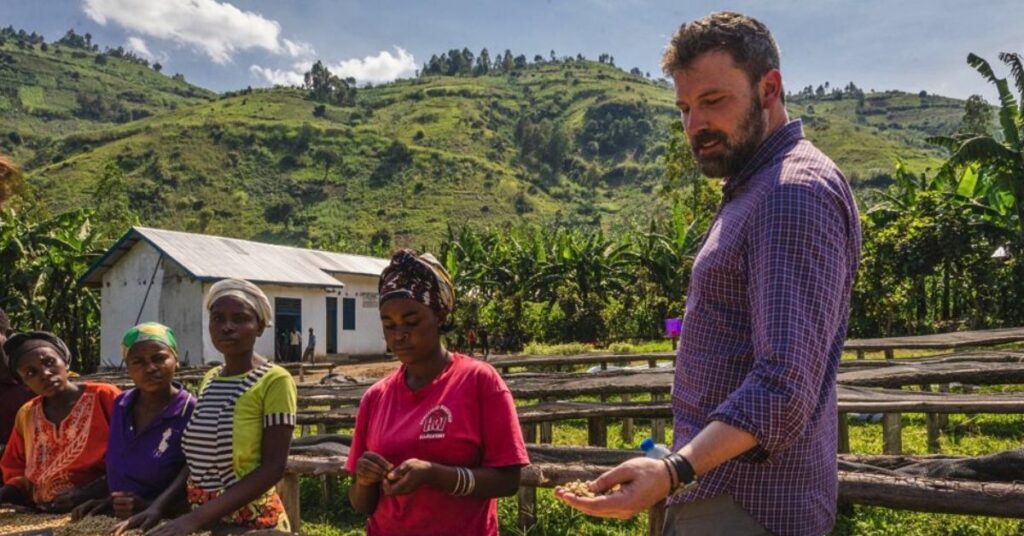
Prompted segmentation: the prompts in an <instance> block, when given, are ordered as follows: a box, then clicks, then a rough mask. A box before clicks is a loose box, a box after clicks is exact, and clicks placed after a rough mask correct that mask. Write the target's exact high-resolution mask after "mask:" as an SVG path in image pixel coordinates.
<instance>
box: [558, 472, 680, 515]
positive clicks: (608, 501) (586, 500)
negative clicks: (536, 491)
mask: <svg viewBox="0 0 1024 536" xmlns="http://www.w3.org/2000/svg"><path fill="white" fill-rule="evenodd" d="M615 484H619V485H621V488H620V489H619V491H617V492H615V493H612V494H611V495H600V494H601V493H604V492H605V490H607V489H609V488H611V487H612V486H614V485H615ZM670 486H671V483H670V481H669V476H668V469H667V468H666V467H665V462H663V461H661V460H655V459H652V458H633V459H631V460H628V461H626V462H624V463H622V464H621V465H619V466H618V467H615V468H614V469H612V470H610V471H608V472H607V473H605V474H603V475H601V476H599V477H597V479H596V480H594V481H593V482H591V484H590V489H591V491H593V492H594V493H597V494H598V496H597V497H577V496H576V495H574V494H573V493H570V492H569V491H567V490H565V489H564V488H558V489H556V490H555V496H556V497H558V498H559V499H561V500H562V501H564V502H565V503H566V504H568V505H569V506H572V507H573V508H575V509H577V510H579V511H581V512H583V513H584V514H587V515H592V516H597V517H614V518H616V519H629V518H631V517H633V516H635V515H637V514H639V513H640V512H643V511H644V510H647V509H648V508H650V507H652V506H654V505H655V504H657V503H658V501H660V500H662V499H664V498H665V497H667V496H668V494H669V491H670V490H669V487H670Z"/></svg>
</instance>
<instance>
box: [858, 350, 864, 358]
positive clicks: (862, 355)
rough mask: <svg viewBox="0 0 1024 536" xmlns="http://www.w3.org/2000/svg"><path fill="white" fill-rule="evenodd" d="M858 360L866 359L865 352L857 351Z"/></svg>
mask: <svg viewBox="0 0 1024 536" xmlns="http://www.w3.org/2000/svg"><path fill="white" fill-rule="evenodd" d="M857 359H864V350H857Z"/></svg>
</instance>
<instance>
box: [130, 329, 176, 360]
mask: <svg viewBox="0 0 1024 536" xmlns="http://www.w3.org/2000/svg"><path fill="white" fill-rule="evenodd" d="M145 341H156V342H158V343H161V344H163V345H164V346H166V347H167V348H168V349H170V350H171V353H173V354H174V357H178V338H177V337H175V336H174V330H173V329H171V328H169V327H167V326H165V325H163V324H160V323H157V322H143V323H142V324H139V325H138V326H135V327H134V328H132V329H129V330H128V333H125V334H124V338H123V339H121V359H127V358H128V350H131V348H132V346H135V345H136V344H138V343H140V342H145Z"/></svg>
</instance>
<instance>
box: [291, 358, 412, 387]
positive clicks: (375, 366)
mask: <svg viewBox="0 0 1024 536" xmlns="http://www.w3.org/2000/svg"><path fill="white" fill-rule="evenodd" d="M399 365H400V364H399V362H398V360H389V361H371V362H368V363H339V364H338V365H337V366H335V367H334V370H333V372H334V373H335V374H344V375H346V376H351V377H353V378H356V379H360V380H378V379H380V378H383V377H384V376H387V375H388V374H391V373H392V372H394V370H395V369H397V368H398V367H399ZM327 374H328V371H326V370H318V371H315V372H307V373H306V374H305V375H304V378H303V379H302V381H301V382H300V383H303V384H316V383H320V380H321V379H322V378H323V377H324V376H326V375H327ZM295 376H296V378H295V379H296V381H298V380H299V378H298V373H296V374H295Z"/></svg>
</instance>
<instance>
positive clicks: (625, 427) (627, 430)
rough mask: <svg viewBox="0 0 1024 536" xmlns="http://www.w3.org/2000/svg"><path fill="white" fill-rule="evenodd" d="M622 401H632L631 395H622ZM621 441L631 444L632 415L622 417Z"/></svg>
mask: <svg viewBox="0 0 1024 536" xmlns="http://www.w3.org/2000/svg"><path fill="white" fill-rule="evenodd" d="M622 401H623V402H625V403H627V404H628V403H629V402H632V401H633V396H632V395H628V394H625V395H622ZM622 442H623V443H625V444H626V445H632V444H633V417H626V418H625V419H622Z"/></svg>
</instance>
